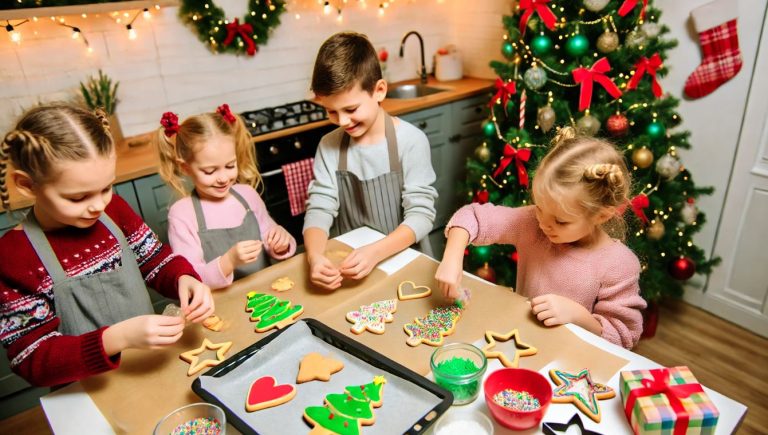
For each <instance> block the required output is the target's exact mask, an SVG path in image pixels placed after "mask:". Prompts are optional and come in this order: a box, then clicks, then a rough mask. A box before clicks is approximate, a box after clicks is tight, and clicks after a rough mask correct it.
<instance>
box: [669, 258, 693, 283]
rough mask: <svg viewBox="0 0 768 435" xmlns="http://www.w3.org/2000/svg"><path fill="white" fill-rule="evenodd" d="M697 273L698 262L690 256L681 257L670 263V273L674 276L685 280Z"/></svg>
mask: <svg viewBox="0 0 768 435" xmlns="http://www.w3.org/2000/svg"><path fill="white" fill-rule="evenodd" d="M694 273H696V264H695V263H694V262H693V260H691V259H690V258H688V257H680V258H678V259H676V260H673V261H672V262H671V263H669V274H670V275H672V278H675V279H678V280H680V281H685V280H687V279H688V278H690V277H692V276H693V274H694Z"/></svg>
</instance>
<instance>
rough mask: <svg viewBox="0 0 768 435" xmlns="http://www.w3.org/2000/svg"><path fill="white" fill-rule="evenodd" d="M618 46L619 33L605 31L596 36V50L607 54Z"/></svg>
mask: <svg viewBox="0 0 768 435" xmlns="http://www.w3.org/2000/svg"><path fill="white" fill-rule="evenodd" d="M618 47H619V35H617V34H616V33H614V32H605V33H603V34H602V35H600V36H599V37H598V38H597V51H599V52H600V53H604V54H608V53H610V52H612V51H613V50H616V49H617V48H618Z"/></svg>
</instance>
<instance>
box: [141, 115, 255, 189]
mask: <svg viewBox="0 0 768 435" xmlns="http://www.w3.org/2000/svg"><path fill="white" fill-rule="evenodd" d="M233 116H234V121H233V122H231V123H230V121H227V119H226V118H225V117H224V115H222V114H221V113H219V112H212V113H203V114H200V115H194V116H190V117H189V118H187V119H186V120H184V122H183V123H181V124H180V125H179V126H178V131H177V132H176V133H175V134H171V135H170V136H168V135H167V134H166V131H167V130H166V129H165V128H164V127H160V128H159V129H158V130H157V134H156V138H155V143H156V145H157V150H158V152H159V154H160V176H161V177H162V178H163V180H165V182H166V183H168V185H169V186H171V188H172V189H173V190H174V191H175V192H176V193H177V194H178V195H180V196H182V197H184V196H188V195H189V193H190V192H189V191H188V190H187V187H186V185H185V184H184V182H183V179H184V173H183V172H182V170H181V165H180V163H181V162H182V161H183V162H189V161H191V160H193V157H194V154H195V152H196V151H197V150H198V149H200V147H202V146H204V145H205V144H206V143H207V142H208V141H210V140H211V138H213V137H214V136H216V135H221V136H225V137H229V138H231V139H232V140H233V141H234V143H235V157H236V158H237V182H238V183H243V184H247V185H249V186H251V187H253V188H254V189H257V190H258V189H259V188H260V187H261V184H262V181H261V174H259V169H258V167H257V163H256V151H255V147H254V144H253V141H252V138H251V134H250V133H249V132H248V129H247V128H246V127H245V123H244V122H243V120H242V119H241V118H240V116H237V115H234V114H233Z"/></svg>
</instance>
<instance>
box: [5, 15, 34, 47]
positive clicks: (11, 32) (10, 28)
mask: <svg viewBox="0 0 768 435" xmlns="http://www.w3.org/2000/svg"><path fill="white" fill-rule="evenodd" d="M5 22H6V25H5V30H6V31H7V32H8V36H9V37H10V38H11V41H13V42H15V43H17V44H21V33H19V31H18V30H16V28H17V27H19V26H21V25H22V24H25V23H28V22H29V20H24V21H22V22H20V23H16V24H11V21H10V20H6V21H5Z"/></svg>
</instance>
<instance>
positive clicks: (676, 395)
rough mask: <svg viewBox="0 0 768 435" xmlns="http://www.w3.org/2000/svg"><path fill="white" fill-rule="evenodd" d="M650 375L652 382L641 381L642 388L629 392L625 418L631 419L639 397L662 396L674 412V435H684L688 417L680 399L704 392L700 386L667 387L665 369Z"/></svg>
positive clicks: (667, 381)
mask: <svg viewBox="0 0 768 435" xmlns="http://www.w3.org/2000/svg"><path fill="white" fill-rule="evenodd" d="M651 374H652V375H653V380H650V379H643V380H642V381H640V382H641V383H642V385H643V388H635V389H632V390H630V392H629V396H628V397H627V404H626V406H625V407H624V412H625V414H626V415H627V418H629V419H630V420H631V419H632V409H633V408H634V406H635V402H636V401H637V399H638V398H639V397H645V396H655V395H657V394H663V395H664V396H666V397H667V401H669V406H671V407H672V410H673V411H675V417H676V418H675V429H674V432H673V433H674V435H684V434H685V432H686V430H687V429H688V420H689V419H690V417H689V416H688V411H686V410H685V407H684V406H683V403H682V402H681V401H680V399H685V398H687V397H688V396H690V395H691V394H693V393H703V392H704V390H703V389H702V388H701V385H700V384H682V385H669V370H668V369H665V368H663V369H657V370H651Z"/></svg>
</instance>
